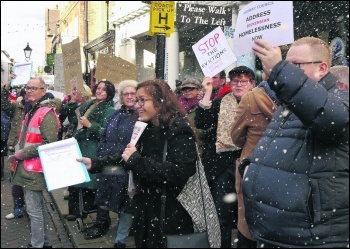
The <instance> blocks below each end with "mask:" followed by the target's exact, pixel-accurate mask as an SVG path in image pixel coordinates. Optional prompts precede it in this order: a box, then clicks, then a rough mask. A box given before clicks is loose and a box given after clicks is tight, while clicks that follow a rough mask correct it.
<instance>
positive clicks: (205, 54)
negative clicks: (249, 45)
mask: <svg viewBox="0 0 350 249" xmlns="http://www.w3.org/2000/svg"><path fill="white" fill-rule="evenodd" d="M192 49H193V51H194V53H195V55H196V57H197V60H198V63H199V65H200V67H201V69H202V71H203V74H204V75H205V76H208V77H213V76H214V75H215V74H217V73H219V72H221V71H222V70H224V69H225V68H227V67H228V66H230V65H232V64H233V63H234V62H235V61H237V59H236V56H235V55H234V54H233V52H232V50H231V48H230V45H229V44H228V42H227V40H226V37H225V35H224V33H223V32H222V30H221V28H220V27H217V28H216V29H214V30H213V31H212V32H210V33H209V34H207V35H206V36H205V37H203V38H202V39H200V40H199V41H198V42H197V43H196V44H194V45H193V46H192Z"/></svg>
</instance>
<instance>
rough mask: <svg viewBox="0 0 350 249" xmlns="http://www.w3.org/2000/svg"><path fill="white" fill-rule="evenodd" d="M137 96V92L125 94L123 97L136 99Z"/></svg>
mask: <svg viewBox="0 0 350 249" xmlns="http://www.w3.org/2000/svg"><path fill="white" fill-rule="evenodd" d="M135 95H136V93H135V92H133V93H123V97H129V96H130V97H134V96H135Z"/></svg>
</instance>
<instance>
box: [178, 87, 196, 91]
mask: <svg viewBox="0 0 350 249" xmlns="http://www.w3.org/2000/svg"><path fill="white" fill-rule="evenodd" d="M195 89H197V88H192V87H185V88H182V89H181V91H183V92H188V91H193V90H195Z"/></svg>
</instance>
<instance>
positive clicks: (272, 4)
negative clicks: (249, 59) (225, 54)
mask: <svg viewBox="0 0 350 249" xmlns="http://www.w3.org/2000/svg"><path fill="white" fill-rule="evenodd" d="M256 39H263V40H265V41H267V42H269V43H270V44H271V45H272V46H281V45H286V44H290V43H293V42H294V23H293V2H292V1H281V2H279V1H254V2H251V3H249V4H247V5H246V6H244V8H242V9H241V10H240V11H239V13H238V18H237V25H236V29H235V33H234V38H233V40H234V46H235V54H236V56H240V55H243V54H246V53H249V52H252V51H253V50H252V46H253V44H254V40H256Z"/></svg>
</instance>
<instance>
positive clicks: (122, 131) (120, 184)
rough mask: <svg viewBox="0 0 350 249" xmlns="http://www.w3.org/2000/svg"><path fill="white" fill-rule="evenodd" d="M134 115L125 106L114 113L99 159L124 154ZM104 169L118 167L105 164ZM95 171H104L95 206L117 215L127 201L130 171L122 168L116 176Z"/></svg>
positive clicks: (108, 122) (101, 142)
mask: <svg viewBox="0 0 350 249" xmlns="http://www.w3.org/2000/svg"><path fill="white" fill-rule="evenodd" d="M134 114H135V111H134V110H127V109H126V108H125V106H124V105H122V106H121V108H120V109H119V110H116V111H114V113H113V114H112V115H111V117H110V118H109V119H108V121H107V125H106V129H105V133H104V134H103V135H102V137H101V139H100V142H99V143H98V148H97V156H98V157H104V156H108V155H110V156H112V155H114V154H116V153H119V154H122V153H123V151H124V150H125V147H126V145H127V144H128V143H130V139H131V135H132V131H133V128H134V125H135V122H136V116H135V115H134ZM104 167H114V168H116V167H117V165H116V164H113V165H107V164H105V165H103V166H102V168H104ZM119 167H120V166H119ZM94 170H95V171H96V170H98V171H101V170H102V174H101V175H100V177H99V181H98V182H97V191H96V197H95V204H96V205H98V206H105V207H108V209H109V210H112V211H114V212H116V213H117V212H119V211H120V210H121V207H122V205H123V204H124V203H125V201H126V199H127V198H126V197H127V188H128V182H129V171H127V170H124V169H123V168H120V169H118V170H117V171H116V172H115V174H107V173H103V172H104V171H103V169H96V168H95V169H94ZM90 172H91V171H90Z"/></svg>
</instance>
